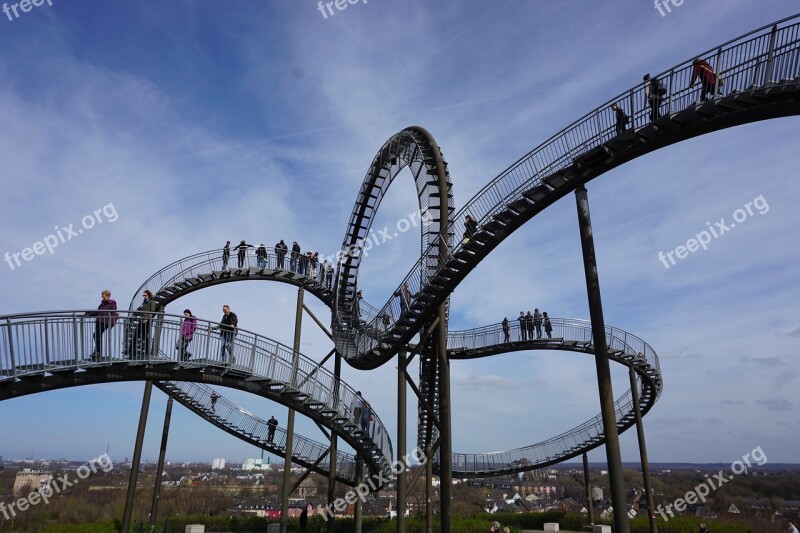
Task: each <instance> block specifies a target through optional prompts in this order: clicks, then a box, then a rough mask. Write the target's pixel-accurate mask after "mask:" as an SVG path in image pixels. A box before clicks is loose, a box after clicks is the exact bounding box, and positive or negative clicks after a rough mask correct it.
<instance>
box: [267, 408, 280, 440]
mask: <svg viewBox="0 0 800 533" xmlns="http://www.w3.org/2000/svg"><path fill="white" fill-rule="evenodd" d="M277 427H278V421H277V420H276V419H275V416H274V415H273V416H271V417H269V420H267V443H268V444H275V442H274V441H275V429H276V428H277Z"/></svg>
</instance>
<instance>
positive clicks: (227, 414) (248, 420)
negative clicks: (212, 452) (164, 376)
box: [156, 381, 355, 482]
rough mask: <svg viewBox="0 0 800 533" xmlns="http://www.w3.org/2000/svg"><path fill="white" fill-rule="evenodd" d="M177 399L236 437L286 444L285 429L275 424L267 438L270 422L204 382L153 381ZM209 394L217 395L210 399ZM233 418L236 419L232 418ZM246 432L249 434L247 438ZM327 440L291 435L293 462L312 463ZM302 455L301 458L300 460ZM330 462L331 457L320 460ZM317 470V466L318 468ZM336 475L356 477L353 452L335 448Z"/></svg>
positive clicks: (274, 446) (323, 451) (270, 445)
mask: <svg viewBox="0 0 800 533" xmlns="http://www.w3.org/2000/svg"><path fill="white" fill-rule="evenodd" d="M156 385H157V386H158V387H159V388H161V389H162V390H164V392H166V393H167V394H170V395H171V396H173V397H174V398H175V399H176V400H177V401H179V402H180V403H182V404H183V405H186V406H187V407H189V408H190V409H192V410H193V411H195V412H197V413H198V414H199V415H200V416H202V417H203V418H205V419H206V420H208V421H210V422H211V423H213V424H215V425H219V426H222V427H225V428H227V429H228V430H229V431H231V432H232V433H235V434H236V435H237V436H238V437H239V438H242V439H244V440H248V441H257V442H258V443H259V446H261V447H262V448H264V449H267V450H270V451H275V450H278V451H280V450H282V449H283V448H285V446H286V434H287V432H286V430H285V429H283V428H282V427H277V428H275V430H274V436H273V439H272V440H270V439H269V438H268V434H269V424H268V422H267V421H266V420H264V419H262V418H260V417H258V416H256V415H254V414H253V413H250V412H249V411H247V410H246V409H242V408H241V407H239V406H238V405H236V404H235V403H233V402H232V401H231V400H229V399H228V398H226V397H224V396H222V395H220V394H218V393H217V392H216V391H215V390H214V389H212V388H211V387H209V386H208V385H205V384H203V383H192V382H186V381H164V382H158V383H157V384H156ZM212 394H214V395H216V398H214V400H213V402H212V398H213V396H212ZM234 419H235V420H234ZM247 435H249V436H250V438H249V439H248V438H247ZM328 446H329V445H328V444H324V443H320V442H316V441H314V440H312V439H310V438H308V437H304V436H302V435H298V434H297V433H295V434H294V436H293V444H292V456H293V458H294V459H295V462H299V463H301V464H306V465H310V464H314V463H315V462H316V460H317V459H319V458H320V457H322V456H324V455H326V454H327V452H328ZM299 459H304V460H302V461H301V460H299ZM326 463H327V464H330V460H328V461H327V462H326V461H324V460H323V461H322V464H326ZM317 469H318V470H319V469H320V467H318V468H317ZM336 475H337V477H339V478H342V479H344V480H346V481H348V482H353V481H354V480H355V456H354V455H351V454H348V453H345V452H343V451H342V450H337V459H336Z"/></svg>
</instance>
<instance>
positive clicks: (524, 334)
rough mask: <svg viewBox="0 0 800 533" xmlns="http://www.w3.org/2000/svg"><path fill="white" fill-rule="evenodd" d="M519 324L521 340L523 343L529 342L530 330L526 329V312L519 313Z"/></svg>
mask: <svg viewBox="0 0 800 533" xmlns="http://www.w3.org/2000/svg"><path fill="white" fill-rule="evenodd" d="M517 322H519V339H520V340H523V341H524V340H527V339H528V328H527V327H526V324H525V312H524V311H520V312H519V318H518V319H517Z"/></svg>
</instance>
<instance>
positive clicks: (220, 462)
mask: <svg viewBox="0 0 800 533" xmlns="http://www.w3.org/2000/svg"><path fill="white" fill-rule="evenodd" d="M223 468H225V459H223V458H222V457H215V458H214V459H212V460H211V470H222V469H223Z"/></svg>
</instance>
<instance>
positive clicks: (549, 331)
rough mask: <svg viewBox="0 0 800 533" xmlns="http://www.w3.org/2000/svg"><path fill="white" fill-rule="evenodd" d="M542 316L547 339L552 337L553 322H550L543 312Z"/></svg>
mask: <svg viewBox="0 0 800 533" xmlns="http://www.w3.org/2000/svg"><path fill="white" fill-rule="evenodd" d="M542 317H543V318H544V332H545V333H546V334H547V338H548V339H552V338H553V324H551V323H550V317H549V316H547V313H543V314H542Z"/></svg>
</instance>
